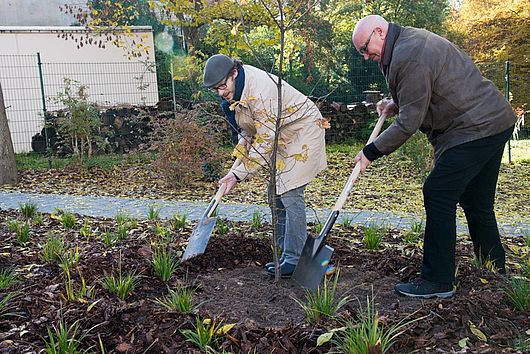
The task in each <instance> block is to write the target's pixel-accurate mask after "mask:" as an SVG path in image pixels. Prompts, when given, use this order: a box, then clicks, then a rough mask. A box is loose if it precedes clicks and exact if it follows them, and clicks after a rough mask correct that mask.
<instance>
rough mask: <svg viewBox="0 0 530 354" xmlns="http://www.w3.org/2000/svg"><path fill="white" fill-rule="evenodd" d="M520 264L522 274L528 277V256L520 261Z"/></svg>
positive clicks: (529, 259) (529, 269)
mask: <svg viewBox="0 0 530 354" xmlns="http://www.w3.org/2000/svg"><path fill="white" fill-rule="evenodd" d="M520 265H521V272H522V274H523V275H524V276H525V277H527V278H530V258H528V259H526V260H523V261H521V263H520Z"/></svg>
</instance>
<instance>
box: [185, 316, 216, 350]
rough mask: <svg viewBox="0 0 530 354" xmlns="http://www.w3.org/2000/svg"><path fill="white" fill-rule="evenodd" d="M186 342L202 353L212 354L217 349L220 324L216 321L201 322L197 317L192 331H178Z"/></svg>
mask: <svg viewBox="0 0 530 354" xmlns="http://www.w3.org/2000/svg"><path fill="white" fill-rule="evenodd" d="M180 332H181V333H182V335H183V336H184V337H185V338H186V340H187V341H188V342H190V343H192V344H193V345H194V346H195V347H197V348H198V349H199V350H201V351H203V352H206V353H208V352H214V353H215V350H216V349H217V348H218V346H219V345H218V341H219V335H220V332H221V324H220V323H217V321H216V320H213V321H212V320H210V319H206V320H204V321H201V319H200V318H199V317H197V319H196V323H195V326H194V328H193V329H183V330H180Z"/></svg>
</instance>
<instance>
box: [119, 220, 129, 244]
mask: <svg viewBox="0 0 530 354" xmlns="http://www.w3.org/2000/svg"><path fill="white" fill-rule="evenodd" d="M128 232H129V225H128V224H126V223H125V224H118V230H117V232H116V234H117V236H118V240H125V239H126V238H127V233H128Z"/></svg>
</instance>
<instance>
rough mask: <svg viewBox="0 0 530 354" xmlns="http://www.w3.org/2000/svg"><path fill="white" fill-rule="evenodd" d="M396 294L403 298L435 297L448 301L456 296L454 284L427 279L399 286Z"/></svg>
mask: <svg viewBox="0 0 530 354" xmlns="http://www.w3.org/2000/svg"><path fill="white" fill-rule="evenodd" d="M394 290H395V292H396V293H397V294H398V295H401V296H408V297H415V298H422V299H430V298H433V297H437V298H441V299H447V298H450V297H452V296H453V295H454V294H455V289H454V287H453V285H452V284H448V283H435V282H432V281H428V280H425V279H416V280H414V281H412V282H410V283H404V284H397V285H396V286H395V287H394Z"/></svg>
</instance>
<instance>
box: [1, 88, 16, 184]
mask: <svg viewBox="0 0 530 354" xmlns="http://www.w3.org/2000/svg"><path fill="white" fill-rule="evenodd" d="M17 182H18V173H17V162H16V159H15V150H14V149H13V141H12V140H11V132H10V131H9V125H8V124H7V114H6V106H5V104H4V94H3V92H2V84H0V185H2V184H16V183H17Z"/></svg>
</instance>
